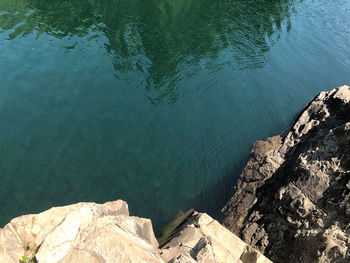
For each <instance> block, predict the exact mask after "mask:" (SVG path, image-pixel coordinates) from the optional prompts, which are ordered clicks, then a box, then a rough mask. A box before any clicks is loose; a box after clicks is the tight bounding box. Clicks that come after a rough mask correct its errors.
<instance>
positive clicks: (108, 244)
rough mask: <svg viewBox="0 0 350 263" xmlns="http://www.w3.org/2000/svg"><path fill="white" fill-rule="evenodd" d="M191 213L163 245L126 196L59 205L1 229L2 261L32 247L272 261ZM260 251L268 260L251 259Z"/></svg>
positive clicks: (47, 256)
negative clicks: (132, 209) (131, 212)
mask: <svg viewBox="0 0 350 263" xmlns="http://www.w3.org/2000/svg"><path fill="white" fill-rule="evenodd" d="M188 215H190V216H189V217H187V218H186V219H184V220H185V221H184V222H183V223H182V224H181V225H180V226H179V227H178V228H176V229H175V233H176V234H174V236H173V237H172V238H171V239H169V240H168V241H167V243H166V245H165V246H163V248H162V249H159V248H158V246H159V245H158V241H157V240H156V238H155V236H154V232H153V227H152V223H151V220H149V219H144V218H139V217H135V216H129V211H128V206H127V204H126V203H125V202H124V201H121V200H118V201H115V202H108V203H105V204H102V205H101V204H95V203H78V204H75V205H70V206H64V207H55V208H52V209H49V210H47V211H45V212H43V213H40V214H37V215H26V216H22V217H18V218H15V219H13V220H12V221H11V222H10V223H9V224H7V225H6V226H5V227H4V228H3V229H0V263H18V262H19V260H20V258H21V257H22V256H31V255H32V253H36V257H35V259H36V260H37V262H38V263H115V262H118V263H119V262H120V263H124V262H125V263H126V262H132V263H165V262H172V263H196V262H197V263H216V262H225V263H226V262H227V263H236V262H237V263H241V262H243V263H256V262H259V263H260V262H261V263H263V262H264V263H265V262H266V263H268V262H271V261H269V260H268V259H267V258H265V257H264V256H262V255H261V254H260V253H259V252H257V251H255V250H254V249H252V248H249V246H247V244H245V243H244V242H243V241H242V240H241V239H239V238H238V237H237V236H235V235H234V234H232V233H231V232H230V231H228V230H227V229H225V228H224V227H223V226H221V225H220V224H219V223H218V222H217V221H216V220H214V219H213V218H211V217H210V216H208V215H207V214H202V213H197V212H192V211H191V212H189V213H188ZM26 244H29V245H30V249H25V246H26ZM248 250H249V251H250V254H249V255H248V254H247V251H248ZM254 253H255V254H254ZM243 255H245V256H244V257H243V259H244V260H241V257H242V256H243ZM252 255H253V256H252ZM257 255H258V256H259V259H262V261H249V260H248V261H247V260H245V259H246V258H258V256H257ZM248 256H250V257H248Z"/></svg>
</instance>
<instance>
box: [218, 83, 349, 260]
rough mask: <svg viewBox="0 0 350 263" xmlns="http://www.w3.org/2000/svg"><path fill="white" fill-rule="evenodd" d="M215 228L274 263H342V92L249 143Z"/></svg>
mask: <svg viewBox="0 0 350 263" xmlns="http://www.w3.org/2000/svg"><path fill="white" fill-rule="evenodd" d="M222 211H223V213H224V215H225V217H224V220H223V224H224V225H225V226H226V227H227V228H228V229H230V230H231V231H232V232H234V233H236V234H237V235H238V236H240V237H241V238H242V239H243V241H245V242H246V243H248V244H250V245H252V246H253V247H254V248H256V249H258V250H259V251H261V252H262V253H264V254H265V255H266V256H267V257H269V258H270V259H271V260H273V261H275V262H350V87H349V86H342V87H339V88H337V89H333V90H331V91H329V92H321V93H320V94H319V95H318V96H316V97H315V98H314V99H313V100H312V101H311V102H310V103H309V104H308V105H307V106H306V107H305V108H304V109H303V110H302V112H301V113H300V114H299V116H298V117H297V119H296V121H295V123H294V125H293V126H292V128H291V129H290V130H289V131H288V132H287V133H286V135H284V136H274V137H271V138H268V139H267V140H266V141H257V142H256V143H255V144H254V146H253V147H252V149H251V152H250V159H249V160H248V162H247V165H246V167H245V168H244V169H243V172H242V174H241V175H240V177H239V180H238V183H237V184H236V186H235V194H234V196H233V197H232V198H231V200H230V201H229V202H228V203H227V204H226V206H225V207H224V208H223V209H222Z"/></svg>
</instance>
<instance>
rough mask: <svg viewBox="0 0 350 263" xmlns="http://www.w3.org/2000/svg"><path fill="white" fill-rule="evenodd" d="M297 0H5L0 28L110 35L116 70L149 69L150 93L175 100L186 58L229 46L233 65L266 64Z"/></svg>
mask: <svg viewBox="0 0 350 263" xmlns="http://www.w3.org/2000/svg"><path fill="white" fill-rule="evenodd" d="M291 1H292V0H273V1H267V0H265V1H263V0H261V1H258V0H227V1H212V0H192V1H191V0H190V1H188V0H186V1H185V0H175V1H173V0H148V1H145V0H132V1H130V0H114V1H111V0H98V1H96V0H91V1H86V0H84V1H83V0H51V1H39V0H18V1H15V2H14V1H12V0H6V1H2V2H1V3H0V14H1V15H0V30H9V33H8V37H9V38H10V39H13V38H16V37H20V36H26V35H28V34H31V33H33V32H35V34H36V35H37V37H40V35H41V34H42V33H47V34H50V35H52V36H54V37H56V38H63V37H73V36H78V37H83V36H87V35H88V34H91V32H93V33H94V34H97V35H103V36H105V37H106V39H108V41H107V43H106V44H105V48H106V50H107V51H108V52H109V53H111V54H112V56H113V64H114V67H115V69H116V74H117V76H118V75H122V74H123V73H125V72H134V73H135V74H138V75H137V76H139V75H140V76H142V77H140V78H139V77H138V79H139V80H140V82H139V84H138V85H140V86H143V87H146V89H147V90H148V92H150V94H153V95H154V96H153V95H152V96H151V101H153V102H154V103H162V102H163V101H164V100H168V102H173V101H175V100H176V97H177V94H176V83H177V81H178V80H179V79H181V78H183V77H184V74H191V73H190V72H181V70H180V67H179V65H180V64H181V63H188V64H189V65H191V68H194V67H195V66H196V65H199V61H200V60H201V59H202V58H209V59H211V58H216V57H217V56H218V54H219V53H220V51H222V50H223V49H227V51H228V52H229V54H230V56H229V57H227V58H225V59H226V60H225V61H224V63H229V64H230V65H231V66H232V67H233V68H235V69H242V68H256V67H261V66H262V65H263V64H264V61H265V58H264V54H265V53H266V52H267V51H268V50H269V46H270V44H271V41H272V40H273V39H274V38H275V37H276V36H277V37H278V35H279V33H280V32H281V30H282V27H283V26H282V25H287V26H286V28H287V30H289V29H290V23H289V15H290V13H289V9H290V7H289V6H290V5H291ZM0 32H1V31H0ZM70 48H74V45H73V46H72V47H70ZM187 70H188V69H187Z"/></svg>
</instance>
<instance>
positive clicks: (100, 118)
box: [0, 0, 350, 230]
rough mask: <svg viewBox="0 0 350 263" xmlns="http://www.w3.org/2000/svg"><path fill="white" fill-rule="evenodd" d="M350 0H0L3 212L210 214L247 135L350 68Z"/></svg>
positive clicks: (348, 75)
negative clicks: (115, 208) (80, 209)
mask: <svg viewBox="0 0 350 263" xmlns="http://www.w3.org/2000/svg"><path fill="white" fill-rule="evenodd" d="M349 13H350V1H348V0H320V1H312V0H304V1H292V0H226V1H217V0H187V1H183V0H171V1H170V0H128V1H126V0H90V1H84V0H50V1H42V0H41V1H39V0H0V81H1V82H0V123H1V129H0V180H1V181H0V208H1V212H0V226H1V225H4V224H5V223H6V222H7V221H8V220H10V219H11V218H13V217H15V216H18V215H21V214H25V213H35V212H39V211H42V210H45V209H47V208H49V207H51V206H57V205H65V204H70V203H74V202H78V201H95V202H105V201H109V200H115V199H119V198H121V199H124V200H126V201H127V202H128V203H129V207H130V210H131V213H132V214H134V215H138V216H143V217H149V218H151V219H152V220H153V223H154V225H155V227H156V229H157V230H159V229H160V228H161V227H162V226H163V225H164V224H165V223H166V222H167V221H168V220H169V219H171V218H172V217H173V216H174V215H175V214H176V213H177V212H178V211H179V210H186V209H188V208H192V207H193V208H195V209H198V210H205V211H208V212H209V213H211V214H212V215H214V216H219V213H218V212H219V209H220V208H221V207H222V206H223V204H224V202H225V201H226V200H227V199H228V198H229V197H230V195H231V194H232V188H233V183H234V182H235V179H236V178H237V176H238V175H239V173H240V169H241V168H242V166H243V165H244V162H245V161H246V159H247V156H248V152H249V148H250V146H251V145H252V143H253V142H254V141H255V140H256V139H263V138H265V137H267V136H271V135H274V134H277V133H279V132H281V131H282V130H283V129H284V128H286V127H287V125H288V124H289V123H290V122H291V121H292V119H293V117H294V116H295V115H296V114H297V113H298V111H299V110H301V108H302V107H303V105H304V104H305V103H307V101H308V100H310V99H311V98H312V97H314V96H315V95H316V93H317V92H319V91H321V90H329V89H332V88H334V87H336V86H339V85H342V84H346V83H347V84H349V83H350V16H349Z"/></svg>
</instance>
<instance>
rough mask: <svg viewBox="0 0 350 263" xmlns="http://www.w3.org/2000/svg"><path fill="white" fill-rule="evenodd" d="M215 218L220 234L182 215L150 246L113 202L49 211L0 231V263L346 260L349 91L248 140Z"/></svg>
mask: <svg viewBox="0 0 350 263" xmlns="http://www.w3.org/2000/svg"><path fill="white" fill-rule="evenodd" d="M222 212H223V214H224V219H223V222H222V223H223V225H224V226H225V227H226V228H225V227H224V226H222V225H221V224H220V223H219V222H218V221H216V220H214V219H213V218H211V217H210V216H208V215H207V214H205V213H198V212H196V211H194V210H191V211H189V212H188V213H186V216H184V217H183V218H181V220H179V221H178V223H177V224H175V225H176V228H175V230H173V231H172V232H171V233H170V234H169V235H168V236H166V237H164V239H162V240H161V246H159V243H158V240H157V239H156V238H155V235H154V232H153V227H152V223H151V220H149V219H144V218H139V217H135V216H130V215H129V209H128V205H127V204H126V203H125V202H124V201H122V200H117V201H113V202H107V203H105V204H96V203H78V204H73V205H70V206H64V207H54V208H51V209H49V210H47V211H44V212H42V213H40V214H35V215H25V216H21V217H17V218H15V219H13V220H11V222H10V223H9V224H7V225H6V226H5V227H4V228H3V229H0V262H1V263H18V262H23V263H24V262H25V263H35V262H37V263H68V262H73V263H74V262H84V263H88V262H92V263H102V262H103V263H107V262H140V263H141V262H154V263H158V262H159V263H163V262H164V263H165V262H169V263H195V262H200V263H214V262H229V263H231V262H232V263H235V262H237V263H240V262H243V263H268V262H272V261H271V260H273V261H275V262H350V87H348V86H342V87H339V88H337V89H333V90H331V91H329V92H321V93H320V94H319V95H318V96H316V97H315V98H314V99H313V100H312V101H311V102H310V103H309V104H308V105H306V107H305V108H304V109H303V110H302V111H301V113H300V114H299V115H298V117H297V118H296V121H295V123H294V124H293V125H292V127H291V128H290V129H289V130H287V131H286V132H285V133H284V134H283V135H278V136H274V137H270V138H268V139H267V140H266V141H257V142H256V143H255V144H254V145H253V147H252V149H251V151H250V158H249V160H248V162H247V164H246V167H245V168H244V169H243V172H242V174H241V175H240V177H239V179H238V182H237V184H236V186H235V194H234V196H233V197H232V198H231V199H230V200H229V202H228V203H227V204H226V205H225V207H224V208H223V209H222ZM229 230H230V231H229ZM232 232H233V233H235V234H237V235H235V234H233V233H232ZM259 251H260V252H259ZM263 254H265V255H266V256H267V257H265V256H264V255H263ZM268 258H269V259H268ZM270 259H271V260H270Z"/></svg>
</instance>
